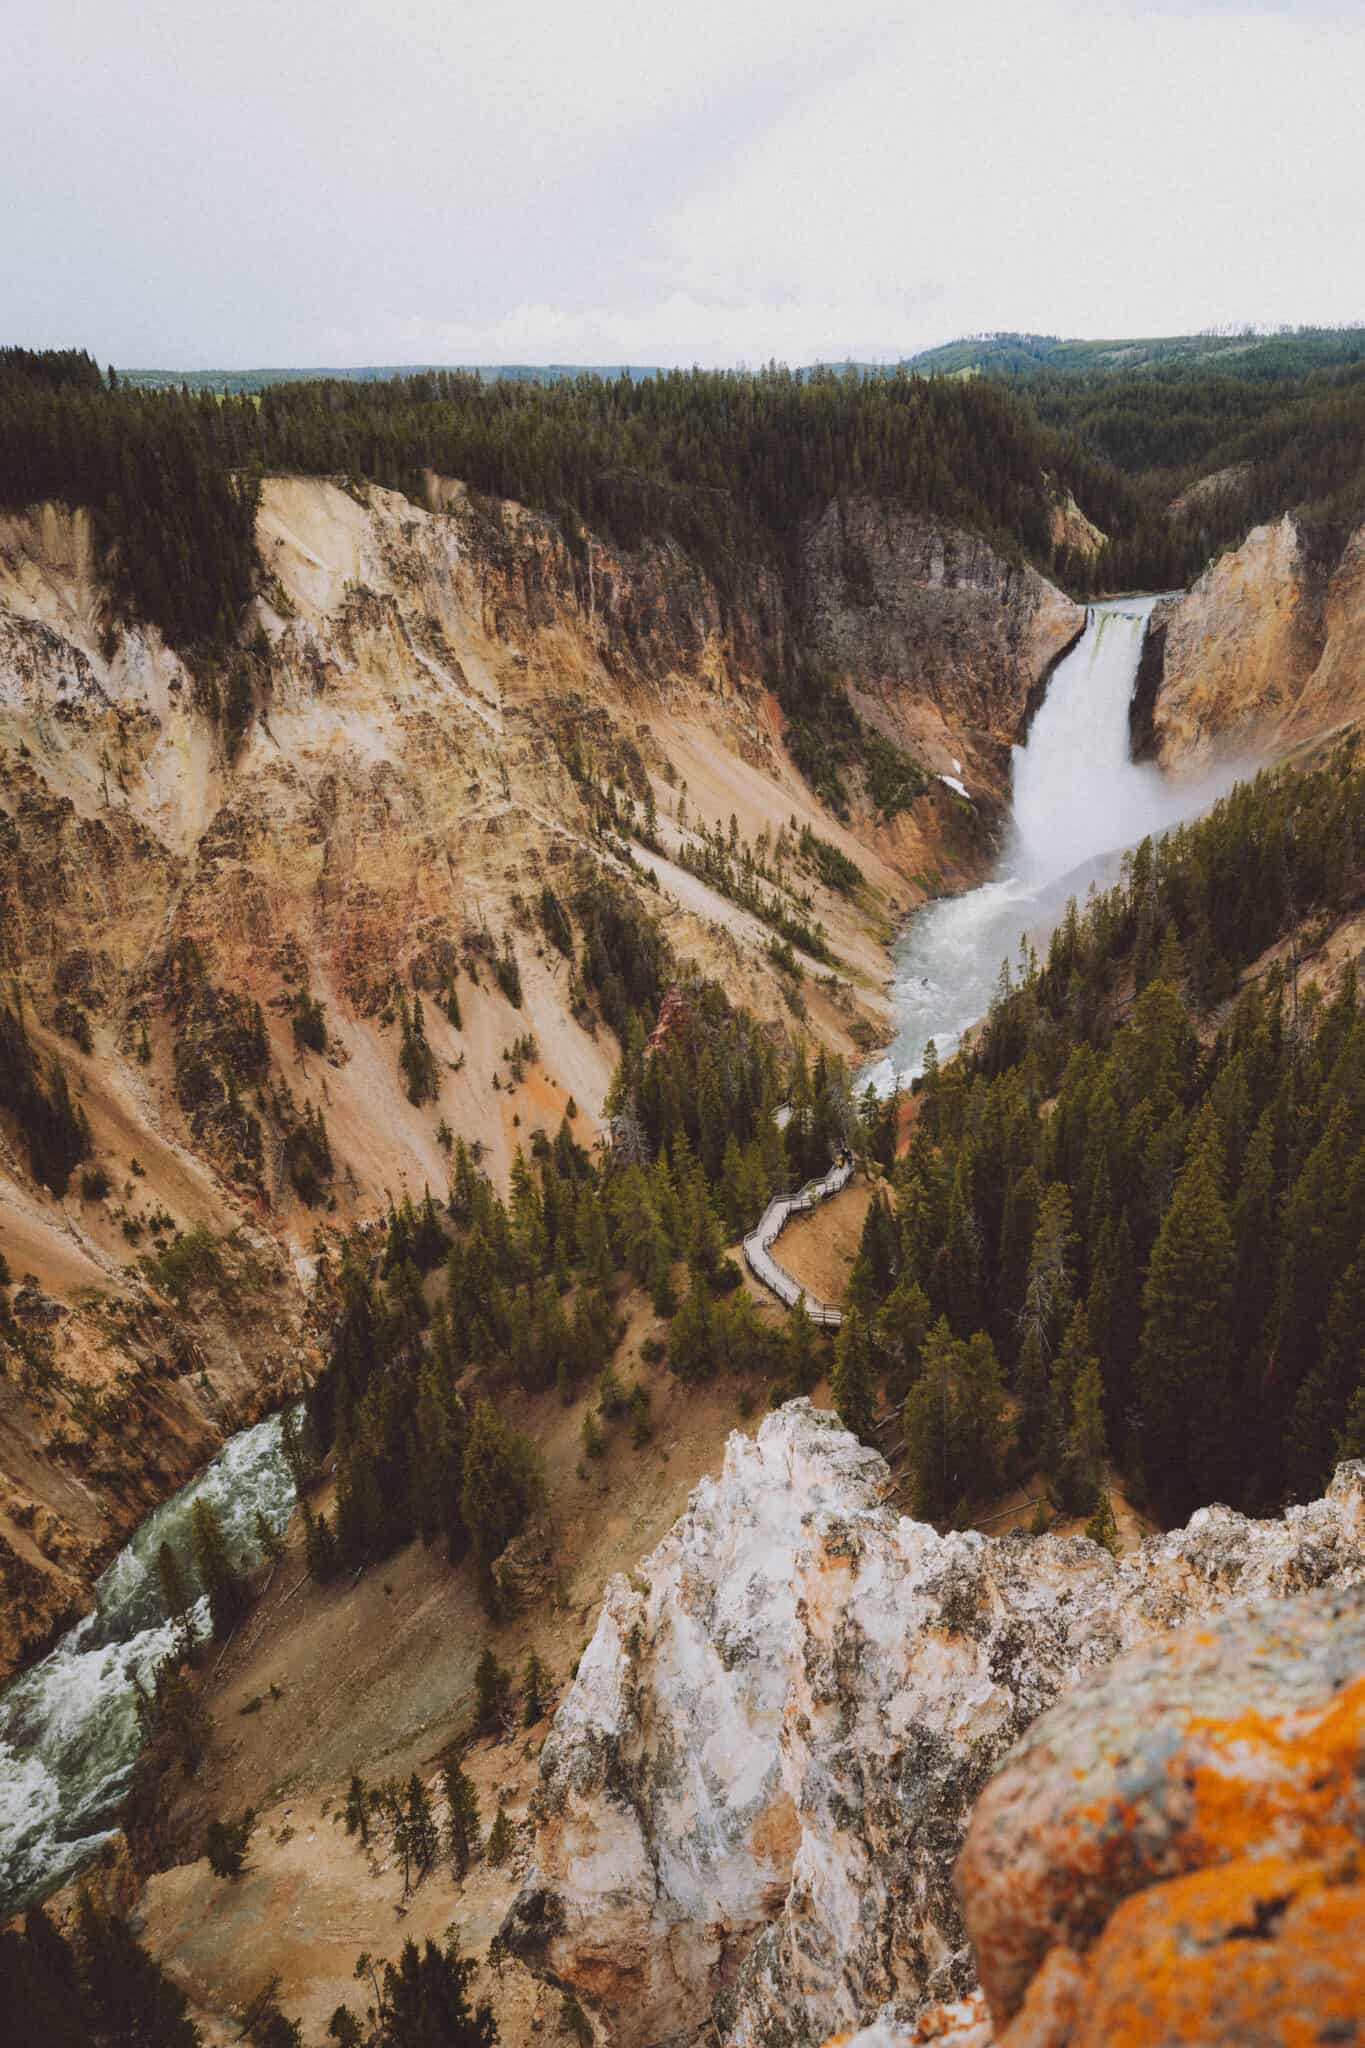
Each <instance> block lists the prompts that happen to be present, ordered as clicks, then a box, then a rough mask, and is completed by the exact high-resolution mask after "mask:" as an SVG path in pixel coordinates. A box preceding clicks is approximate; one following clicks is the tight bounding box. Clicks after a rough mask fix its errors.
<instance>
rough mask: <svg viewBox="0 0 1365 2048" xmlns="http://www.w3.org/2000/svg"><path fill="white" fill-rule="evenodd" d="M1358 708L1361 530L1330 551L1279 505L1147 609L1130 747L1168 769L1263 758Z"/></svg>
mask: <svg viewBox="0 0 1365 2048" xmlns="http://www.w3.org/2000/svg"><path fill="white" fill-rule="evenodd" d="M1362 713H1365V528H1362V529H1359V530H1358V531H1357V532H1355V533H1354V534H1352V535H1351V536H1350V537H1349V539H1348V540H1347V541H1346V543H1345V546H1344V548H1343V549H1342V550H1341V552H1340V554H1337V553H1336V552H1335V550H1332V549H1328V548H1326V547H1325V544H1324V543H1323V542H1322V541H1321V539H1319V538H1318V537H1316V536H1314V535H1313V534H1311V533H1310V532H1308V531H1306V530H1305V529H1304V528H1302V527H1301V526H1300V525H1299V524H1298V523H1297V522H1296V520H1295V519H1294V517H1293V515H1292V514H1290V513H1286V514H1285V515H1284V517H1283V518H1282V519H1279V520H1277V521H1275V522H1274V523H1273V524H1270V525H1265V526H1257V527H1253V529H1252V530H1251V532H1250V533H1249V534H1248V535H1247V537H1246V539H1245V540H1244V541H1243V542H1242V544H1241V546H1240V547H1239V548H1237V549H1235V550H1232V551H1230V552H1229V553H1227V554H1224V555H1221V556H1219V558H1218V559H1217V560H1216V561H1215V562H1213V563H1212V564H1211V565H1210V566H1209V568H1208V569H1207V570H1205V572H1204V574H1203V575H1202V576H1201V577H1200V578H1199V580H1198V582H1196V583H1195V584H1194V585H1193V586H1192V588H1191V589H1190V590H1189V591H1187V592H1185V593H1184V594H1182V595H1181V596H1179V597H1174V598H1168V599H1166V600H1164V601H1163V602H1162V603H1161V604H1159V605H1157V606H1156V608H1155V610H1154V611H1153V613H1152V617H1151V623H1150V625H1149V628H1148V634H1147V645H1146V648H1145V650H1144V654H1143V662H1142V667H1141V669H1140V671H1139V675H1138V684H1137V694H1136V698H1135V702H1134V707H1133V725H1134V744H1135V750H1136V752H1137V753H1138V755H1139V757H1140V758H1147V759H1155V760H1157V761H1159V762H1160V763H1161V765H1162V767H1163V768H1166V769H1167V770H1169V771H1170V772H1171V773H1173V774H1177V775H1179V774H1186V773H1188V774H1195V773H1198V772H1199V771H1201V770H1202V769H1204V768H1206V767H1207V766H1208V765H1209V764H1210V763H1211V762H1213V761H1216V760H1218V759H1220V758H1222V759H1232V760H1240V759H1245V760H1248V761H1254V760H1262V759H1265V758H1266V757H1268V756H1270V755H1272V754H1281V753H1283V752H1285V751H1286V750H1287V749H1288V748H1290V747H1293V746H1294V745H1296V744H1298V743H1299V742H1301V741H1308V740H1314V739H1317V738H1320V737H1322V736H1323V735H1325V734H1329V733H1332V732H1335V731H1336V730H1338V729H1339V728H1340V727H1342V726H1345V725H1348V724H1350V723H1352V722H1353V721H1354V720H1356V719H1358V718H1359V717H1360V716H1361V715H1362Z"/></svg>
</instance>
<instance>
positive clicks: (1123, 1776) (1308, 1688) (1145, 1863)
mask: <svg viewBox="0 0 1365 2048" xmlns="http://www.w3.org/2000/svg"><path fill="white" fill-rule="evenodd" d="M1362 1672H1365V1589H1362V1588H1360V1587H1355V1588H1352V1589H1349V1590H1347V1591H1346V1592H1344V1593H1343V1592H1337V1593H1331V1594H1322V1595H1318V1596H1309V1597H1307V1598H1303V1599H1298V1600H1293V1601H1285V1602H1283V1603H1277V1604H1274V1605H1266V1606H1262V1607H1259V1608H1250V1609H1246V1610H1243V1611H1242V1612H1240V1613H1233V1614H1231V1615H1229V1616H1227V1617H1226V1618H1225V1619H1224V1620H1222V1621H1221V1622H1220V1623H1219V1624H1218V1626H1217V1628H1216V1629H1213V1630H1210V1629H1209V1628H1208V1627H1207V1626H1206V1625H1205V1626H1202V1627H1201V1628H1199V1629H1197V1630H1188V1631H1185V1632H1183V1633H1181V1634H1178V1635H1174V1636H1172V1637H1171V1638H1170V1640H1169V1641H1168V1642H1166V1643H1165V1644H1163V1645H1162V1647H1161V1649H1160V1650H1159V1651H1157V1652H1153V1651H1152V1650H1151V1649H1146V1650H1140V1651H1135V1652H1133V1653H1132V1654H1131V1655H1130V1656H1128V1657H1125V1658H1122V1659H1120V1660H1119V1662H1118V1663H1116V1664H1114V1665H1113V1666H1111V1667H1110V1669H1109V1670H1108V1671H1107V1672H1105V1673H1104V1674H1103V1675H1102V1676H1101V1677H1100V1678H1099V1679H1098V1681H1097V1682H1096V1683H1093V1684H1091V1685H1089V1686H1086V1687H1082V1688H1080V1689H1078V1690H1077V1691H1076V1692H1075V1693H1073V1694H1072V1695H1071V1696H1070V1697H1069V1698H1067V1699H1066V1700H1064V1701H1062V1702H1060V1703H1059V1704H1058V1705H1057V1706H1055V1707H1054V1708H1052V1709H1051V1710H1050V1711H1049V1712H1048V1713H1046V1714H1045V1715H1043V1717H1042V1719H1041V1720H1040V1721H1038V1722H1037V1723H1036V1724H1035V1726H1034V1727H1033V1729H1031V1730H1030V1732H1029V1734H1028V1735H1027V1736H1026V1737H1025V1738H1024V1740H1023V1742H1022V1743H1021V1744H1019V1745H1018V1747H1017V1748H1016V1749H1015V1750H1014V1752H1013V1754H1012V1755H1011V1757H1010V1760H1009V1762H1008V1763H1007V1764H1006V1766H1005V1768H1004V1769H1003V1770H1002V1771H1001V1773H1000V1774H999V1776H998V1777H997V1778H995V1779H994V1781H993V1782H992V1783H991V1784H990V1785H989V1786H988V1787H987V1788H986V1791H985V1792H984V1793H983V1795H982V1797H981V1799H980V1801H979V1802H978V1805H977V1808H976V1811H975V1814H974V1816H973V1819H972V1824H971V1828H970V1830H969V1833H968V1836H967V1840H966V1843H965V1845H964V1847H963V1851H962V1854H961V1857H960V1858H959V1861H958V1866H957V1884H958V1891H959V1896H960V1898H961V1900H962V1906H963V1914H964V1918H965V1920H966V1923H967V1928H968V1931H969V1933H970V1935H971V1937H972V1941H973V1945H974V1947H975V1949H976V1956H977V1964H978V1967H979V1969H980V1973H981V1982H982V1985H983V1986H984V1988H985V1991H986V1994H987V1997H988V1999H989V2001H990V2005H991V2010H992V2012H993V2013H994V2015H995V2018H996V2022H997V2025H1000V2024H1002V2023H1003V2022H1005V2021H1008V2020H1012V2019H1013V2017H1014V2015H1015V2014H1016V2013H1018V2012H1019V2011H1020V2008H1021V2006H1022V2005H1023V2003H1024V1999H1025V1995H1026V1993H1027V1992H1028V1990H1029V1986H1030V1984H1031V1983H1032V1982H1033V1981H1034V1980H1035V1979H1036V1977H1037V1975H1038V1973H1039V1971H1040V1970H1041V1968H1042V1966H1043V1964H1044V1962H1045V1960H1046V1958H1047V1957H1048V1955H1049V1953H1050V1952H1052V1951H1055V1950H1057V1949H1059V1948H1066V1949H1069V1950H1072V1951H1074V1952H1075V1953H1076V1954H1077V1955H1081V1956H1084V1955H1085V1954H1086V1953H1087V1952H1088V1951H1090V1950H1091V1949H1092V1948H1093V1947H1094V1945H1095V1943H1096V1942H1097V1941H1098V1940H1099V1939H1100V1937H1101V1935H1102V1934H1103V1933H1104V1931H1105V1929H1106V1927H1107V1926H1108V1925H1109V1923H1110V1921H1111V1919H1112V1918H1113V1917H1114V1916H1115V1915H1116V1914H1117V1912H1118V1910H1119V1909H1120V1908H1121V1906H1122V1905H1123V1902H1124V1900H1125V1899H1127V1898H1128V1897H1129V1896H1130V1895H1131V1894H1133V1893H1137V1892H1146V1891H1148V1890H1149V1888H1151V1887H1153V1886H1158V1885H1165V1884H1166V1882H1167V1881H1168V1880H1176V1879H1181V1878H1183V1877H1184V1876H1185V1875H1186V1874H1187V1873H1189V1872H1192V1871H1201V1870H1204V1869H1207V1868H1209V1867H1210V1866H1219V1865H1222V1866H1231V1865H1234V1864H1241V1863H1242V1862H1243V1861H1244V1860H1247V1861H1255V1862H1264V1860H1265V1859H1266V1858H1267V1857H1269V1856H1272V1855H1274V1856H1280V1857H1286V1858H1290V1859H1293V1860H1294V1861H1296V1862H1315V1863H1319V1864H1321V1863H1330V1862H1340V1860H1341V1859H1342V1858H1343V1857H1344V1856H1346V1855H1348V1854H1349V1853H1351V1852H1352V1851H1353V1850H1355V1849H1356V1848H1359V1847H1361V1846H1362V1845H1365V1774H1363V1773H1362V1763H1363V1762H1365V1676H1362ZM1033 2038H1034V2037H1033V2036H1029V2039H1030V2041H1032V2040H1033ZM1038 2038H1045V2037H1041V2036H1040V2037H1038ZM1053 2038H1057V2037H1055V2036H1054V2037H1053ZM1153 2038H1154V2039H1157V2038H1164V2037H1163V2036H1154V2037H1153ZM1275 2038H1279V2037H1275Z"/></svg>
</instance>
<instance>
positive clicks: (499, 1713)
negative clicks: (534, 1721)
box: [474, 1644, 512, 1735]
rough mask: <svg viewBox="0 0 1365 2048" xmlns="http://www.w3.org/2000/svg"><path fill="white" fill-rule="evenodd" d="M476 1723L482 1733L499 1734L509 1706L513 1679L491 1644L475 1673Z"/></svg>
mask: <svg viewBox="0 0 1365 2048" xmlns="http://www.w3.org/2000/svg"><path fill="white" fill-rule="evenodd" d="M474 1694H475V1710H474V1711H475V1722H476V1725H477V1727H478V1728H479V1731H480V1733H481V1734H485V1735H490V1734H494V1733H497V1732H498V1731H500V1730H501V1729H502V1727H503V1725H504V1723H505V1721H506V1719H507V1715H508V1712H509V1710H510V1708H511V1704H512V1680H511V1677H510V1675H509V1674H508V1672H507V1671H506V1670H505V1669H504V1667H503V1666H502V1665H501V1664H499V1662H498V1660H497V1657H496V1655H495V1654H494V1651H493V1647H492V1645H491V1644H490V1645H489V1646H488V1648H487V1649H485V1651H484V1653H483V1655H482V1656H481V1657H480V1659H479V1662H478V1667H477V1669H476V1670H475V1673H474Z"/></svg>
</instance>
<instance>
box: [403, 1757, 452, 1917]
mask: <svg viewBox="0 0 1365 2048" xmlns="http://www.w3.org/2000/svg"><path fill="white" fill-rule="evenodd" d="M440 1846H441V1837H440V1832H439V1830H438V1828H437V1826H436V1821H435V1818H434V1816H433V1814H432V1811H431V1800H430V1799H429V1798H428V1796H427V1788H426V1786H425V1785H424V1784H423V1783H422V1780H421V1779H420V1778H419V1777H418V1775H417V1773H416V1771H414V1772H413V1773H412V1776H411V1777H410V1778H409V1779H408V1789H407V1798H406V1801H405V1802H404V1803H403V1804H402V1805H401V1806H400V1809H399V1819H398V1823H397V1825H396V1827H395V1828H394V1848H395V1850H396V1851H397V1853H398V1854H399V1855H400V1856H401V1857H402V1859H403V1896H404V1897H405V1898H406V1897H407V1894H408V1893H409V1891H415V1890H416V1888H417V1886H418V1885H419V1884H420V1883H421V1882H422V1879H423V1878H424V1877H425V1876H426V1874H427V1872H428V1871H429V1870H430V1868H431V1866H432V1864H433V1863H434V1862H435V1860H436V1855H437V1852H438V1850H439V1849H440Z"/></svg>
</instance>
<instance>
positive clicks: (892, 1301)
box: [872, 1273, 933, 1402]
mask: <svg viewBox="0 0 1365 2048" xmlns="http://www.w3.org/2000/svg"><path fill="white" fill-rule="evenodd" d="M932 1320H933V1318H932V1316H931V1313H930V1309H929V1297H928V1295H927V1294H926V1293H925V1292H924V1289H923V1288H922V1287H921V1286H920V1284H919V1282H918V1281H917V1280H916V1279H915V1278H914V1277H913V1276H912V1275H911V1274H909V1273H903V1274H902V1275H901V1277H900V1279H899V1280H898V1281H897V1282H896V1285H895V1287H894V1288H893V1289H892V1291H891V1293H890V1295H889V1296H888V1297H887V1300H886V1302H885V1304H884V1306H883V1307H882V1308H881V1310H880V1311H879V1312H878V1314H877V1317H876V1320H875V1322H874V1323H873V1326H872V1336H873V1342H874V1343H875V1345H876V1347H877V1349H878V1351H879V1352H880V1353H881V1355H882V1357H883V1359H884V1360H885V1361H886V1390H887V1393H888V1394H889V1395H890V1397H891V1399H892V1400H893V1401H896V1402H900V1401H904V1399H905V1396H906V1394H907V1393H908V1392H909V1391H910V1388H911V1387H912V1386H913V1384H914V1382H915V1380H916V1378H917V1376H918V1374H919V1369H920V1354H921V1352H922V1350H923V1348H924V1340H925V1338H926V1337H927V1336H928V1334H929V1325H930V1323H931V1321H932Z"/></svg>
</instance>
